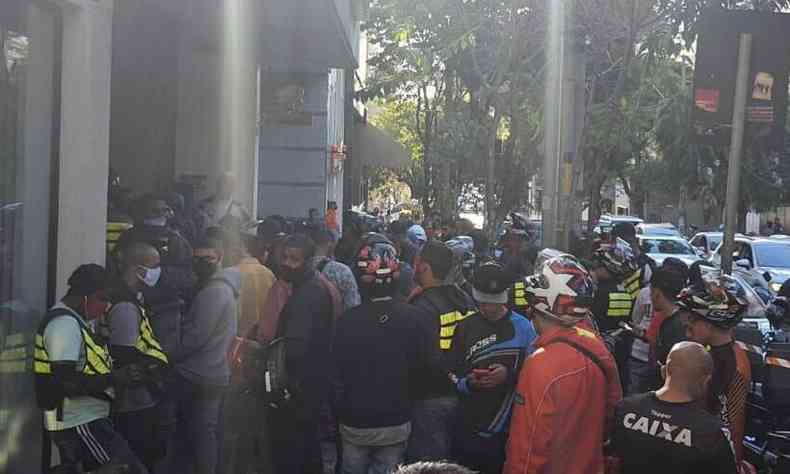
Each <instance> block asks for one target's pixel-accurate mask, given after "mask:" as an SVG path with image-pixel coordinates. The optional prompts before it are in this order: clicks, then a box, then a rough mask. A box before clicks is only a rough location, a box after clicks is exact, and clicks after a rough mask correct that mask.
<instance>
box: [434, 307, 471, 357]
mask: <svg viewBox="0 0 790 474" xmlns="http://www.w3.org/2000/svg"><path fill="white" fill-rule="evenodd" d="M472 314H474V311H469V312H468V313H466V314H462V313H461V312H460V311H452V312H450V313H444V314H442V315H441V316H439V322H440V324H441V326H440V327H439V348H440V349H441V350H443V351H448V350H450V348H451V347H452V345H453V335H454V334H455V327H456V326H457V325H458V323H459V322H460V321H463V320H464V319H466V318H467V317H469V316H471V315H472Z"/></svg>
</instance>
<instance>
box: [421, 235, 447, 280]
mask: <svg viewBox="0 0 790 474" xmlns="http://www.w3.org/2000/svg"><path fill="white" fill-rule="evenodd" d="M420 260H422V261H423V262H425V263H427V264H428V265H430V266H431V270H432V271H433V276H435V277H436V278H437V279H439V280H444V279H445V278H447V275H449V274H450V270H451V269H452V268H453V251H452V250H450V247H448V246H447V245H445V244H444V243H443V242H438V241H435V240H432V241H430V242H428V243H427V244H425V247H423V248H422V251H421V252H420Z"/></svg>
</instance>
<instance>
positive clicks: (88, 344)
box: [33, 318, 112, 375]
mask: <svg viewBox="0 0 790 474" xmlns="http://www.w3.org/2000/svg"><path fill="white" fill-rule="evenodd" d="M75 319H76V318H75ZM80 330H81V332H82V341H83V344H84V345H85V367H83V369H82V373H83V374H85V375H107V374H109V373H110V370H112V359H111V358H110V351H109V350H107V347H105V346H103V345H101V344H98V343H96V341H95V340H94V339H93V335H92V334H91V332H90V331H89V330H88V329H87V327H86V326H84V324H83V323H80ZM33 372H35V373H36V374H40V375H52V364H50V360H49V354H47V349H46V347H45V346H44V335H43V334H41V333H36V346H35V351H34V353H33Z"/></svg>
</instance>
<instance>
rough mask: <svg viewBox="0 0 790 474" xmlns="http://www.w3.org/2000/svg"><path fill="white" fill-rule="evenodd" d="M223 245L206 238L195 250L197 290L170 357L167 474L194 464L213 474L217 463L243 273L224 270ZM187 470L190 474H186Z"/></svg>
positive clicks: (199, 469) (206, 472)
mask: <svg viewBox="0 0 790 474" xmlns="http://www.w3.org/2000/svg"><path fill="white" fill-rule="evenodd" d="M223 258H224V252H223V245H222V242H221V241H218V240H214V239H205V240H204V241H202V242H200V243H199V244H198V245H197V246H196V247H195V257H194V260H195V261H194V268H195V273H196V274H197V277H198V281H199V282H200V283H199V285H200V286H199V288H200V290H199V291H198V293H197V295H196V296H195V300H194V302H193V304H192V307H191V308H190V310H189V313H187V315H186V316H185V318H184V325H183V328H182V338H181V343H180V345H179V347H178V348H177V349H176V350H175V351H173V352H172V353H171V354H170V360H171V363H172V364H173V366H174V368H175V371H176V373H177V380H176V382H175V384H174V385H175V388H176V391H177V393H176V395H175V397H176V403H177V406H178V410H179V428H180V431H181V433H179V434H178V437H177V439H178V440H180V441H184V442H185V446H181V449H180V454H181V457H180V458H179V459H178V461H179V463H178V464H177V465H175V466H171V469H172V471H171V472H184V466H185V465H187V466H188V465H190V464H194V466H195V469H196V471H195V472H197V473H198V474H203V473H205V474H214V473H215V472H217V469H218V463H219V439H220V433H219V430H218V424H219V414H220V408H221V406H222V401H223V397H224V394H225V391H226V390H227V387H228V386H229V385H230V365H229V363H228V357H227V353H228V349H230V344H231V342H232V341H233V338H234V336H236V332H237V316H236V315H237V312H238V301H237V300H238V296H239V289H240V288H241V273H240V272H239V270H238V269H236V268H225V269H223V268H222V260H223ZM187 472H188V471H187Z"/></svg>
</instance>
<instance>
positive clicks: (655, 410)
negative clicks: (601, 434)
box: [612, 342, 738, 474]
mask: <svg viewBox="0 0 790 474" xmlns="http://www.w3.org/2000/svg"><path fill="white" fill-rule="evenodd" d="M661 372H662V375H663V376H664V386H663V387H662V388H661V389H659V390H657V391H655V392H648V393H645V394H642V395H636V396H633V397H629V398H626V399H625V400H623V401H621V402H620V403H619V404H618V405H617V408H616V409H615V420H616V421H615V424H614V433H613V435H612V447H613V451H614V455H615V457H617V458H619V460H620V462H621V467H622V469H621V471H620V472H622V473H623V474H634V473H636V474H652V473H656V474H658V473H661V474H663V473H668V472H672V473H678V474H694V473H700V472H716V473H722V474H735V473H736V472H737V471H738V470H737V469H736V465H735V457H734V455H733V450H732V448H731V446H730V443H729V441H728V439H727V436H726V434H725V431H724V427H723V426H722V423H721V420H720V419H719V418H718V417H716V416H715V415H712V414H710V413H709V412H707V411H706V410H705V406H704V400H705V396H706V393H707V391H708V386H709V385H710V382H711V378H712V376H713V358H712V357H711V355H710V354H709V353H708V351H707V350H705V348H704V347H703V346H702V345H700V344H698V343H695V342H680V343H678V344H675V346H674V347H673V348H672V351H671V352H670V353H669V356H668V357H667V364H666V365H665V366H663V367H662V370H661Z"/></svg>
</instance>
